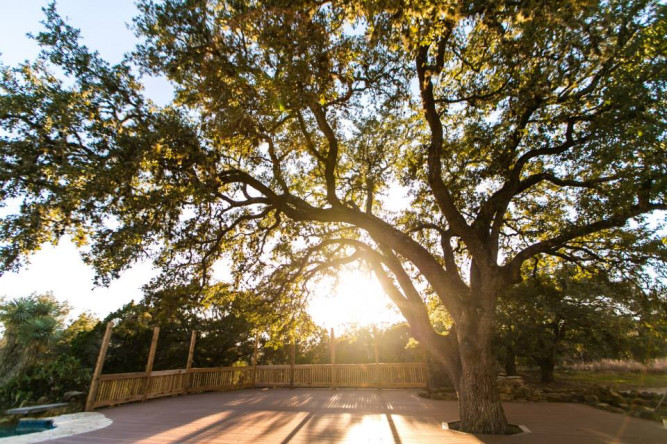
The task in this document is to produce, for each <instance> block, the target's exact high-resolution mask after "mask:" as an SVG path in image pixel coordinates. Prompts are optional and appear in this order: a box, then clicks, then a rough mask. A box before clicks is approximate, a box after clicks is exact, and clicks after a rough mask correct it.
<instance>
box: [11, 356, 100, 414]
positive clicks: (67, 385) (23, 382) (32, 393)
mask: <svg viewBox="0 0 667 444" xmlns="http://www.w3.org/2000/svg"><path fill="white" fill-rule="evenodd" d="M90 378H91V370H90V369H89V368H83V367H82V366H81V364H80V362H79V360H78V359H76V358H73V357H71V356H61V357H59V358H58V359H56V360H54V361H48V362H43V363H38V364H35V365H33V366H31V367H30V368H29V369H28V370H27V371H26V372H23V373H21V374H20V375H18V376H15V377H13V378H11V379H10V380H8V381H7V382H6V383H5V384H4V385H3V386H1V387H0V407H2V409H3V410H5V409H10V408H14V407H20V406H22V405H25V404H34V403H36V402H37V401H38V400H39V399H40V398H47V399H48V400H49V401H50V402H55V401H62V400H63V395H64V394H65V393H66V392H69V391H81V392H86V391H87V390H88V386H89V384H90Z"/></svg>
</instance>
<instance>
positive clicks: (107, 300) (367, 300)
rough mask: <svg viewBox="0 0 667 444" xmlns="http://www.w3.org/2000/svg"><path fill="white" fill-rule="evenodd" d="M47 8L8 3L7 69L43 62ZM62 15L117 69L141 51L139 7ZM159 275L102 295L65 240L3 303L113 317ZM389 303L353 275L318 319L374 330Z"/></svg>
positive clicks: (165, 91)
mask: <svg viewBox="0 0 667 444" xmlns="http://www.w3.org/2000/svg"><path fill="white" fill-rule="evenodd" d="M47 4H48V1H45V0H39V1H38V0H27V1H15V0H0V11H2V14H0V53H1V55H0V62H1V63H2V64H4V65H7V66H12V65H16V64H17V63H20V62H22V61H24V60H32V59H34V58H35V56H36V55H37V53H38V47H37V45H36V44H35V42H34V41H32V40H31V39H29V38H28V37H27V36H26V34H27V33H29V32H30V33H35V34H36V33H38V32H39V31H40V30H41V29H42V25H41V24H40V23H39V22H40V21H41V20H43V17H44V16H43V13H42V11H41V8H42V7H43V6H46V5H47ZM57 8H58V11H59V12H60V14H61V15H62V16H64V17H66V18H67V20H68V23H70V24H72V25H73V26H74V27H76V28H78V29H80V30H81V33H82V37H83V41H84V43H85V44H86V45H87V46H88V47H89V48H91V49H94V50H97V51H99V53H100V54H101V55H102V57H103V58H104V59H106V60H107V61H109V62H111V63H116V62H119V61H120V60H121V59H122V57H123V54H124V53H125V52H127V51H129V50H131V49H132V48H133V46H134V44H135V43H136V38H135V37H134V35H133V34H132V32H131V31H130V30H129V29H128V27H127V24H129V23H130V22H131V19H132V17H133V16H134V15H136V7H135V6H134V3H133V0H114V1H92V0H59V1H58V2H57ZM144 85H145V87H146V93H147V95H148V96H149V97H150V98H151V99H152V100H153V101H155V102H157V103H158V104H165V103H168V102H169V100H170V98H171V90H170V88H169V86H168V84H167V83H166V81H164V80H162V79H144ZM0 211H1V210H0ZM154 275H155V272H154V271H153V270H152V269H151V266H150V264H147V263H144V264H139V265H137V266H135V267H133V268H132V269H131V270H128V271H127V272H126V273H124V274H123V275H122V276H121V278H120V279H119V280H117V281H115V282H113V283H112V284H111V285H110V286H109V287H108V288H94V286H93V271H92V269H91V268H89V267H87V266H86V265H85V264H84V263H83V262H82V261H81V259H80V257H79V253H78V252H77V250H76V248H75V246H74V245H73V244H72V243H71V242H69V241H68V240H67V239H63V240H62V241H61V242H60V244H59V245H58V246H52V245H45V246H44V247H43V248H42V249H41V250H40V251H38V252H37V253H35V254H34V255H33V256H32V257H31V259H30V265H29V266H28V267H26V268H24V269H23V270H21V271H20V272H19V273H8V274H6V275H5V276H3V277H1V278H0V297H2V296H6V297H8V298H13V297H17V296H25V295H28V294H30V293H33V292H38V293H41V292H46V291H52V292H53V293H54V295H55V296H56V297H57V298H58V299H60V300H67V301H68V302H69V303H70V304H71V305H72V306H73V307H74V310H73V313H74V314H78V313H80V312H82V311H90V312H93V313H95V314H97V315H98V316H105V315H106V314H107V313H109V312H111V311H113V310H116V309H118V308H120V307H121V306H122V305H124V304H125V303H127V302H129V301H131V300H132V299H135V300H139V299H141V296H142V293H141V287H142V285H144V284H146V283H148V281H149V280H150V279H151V277H152V276H154ZM387 303H388V299H387V298H386V296H384V295H383V293H382V291H381V289H380V288H379V284H377V282H375V281H374V280H369V279H368V276H367V275H364V274H362V273H361V272H353V273H349V274H347V275H345V276H343V277H341V279H340V280H339V284H338V285H337V286H336V289H335V291H334V293H333V296H325V295H322V296H320V297H317V298H315V299H314V300H313V303H312V306H311V309H310V312H311V314H312V316H313V319H314V321H315V322H316V323H318V324H320V325H323V326H325V327H334V328H342V327H343V324H346V323H352V324H358V325H370V324H386V323H393V322H397V321H399V320H400V317H399V315H398V314H397V312H396V311H395V309H393V310H392V309H389V308H388V305H387Z"/></svg>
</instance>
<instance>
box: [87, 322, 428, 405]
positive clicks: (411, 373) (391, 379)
mask: <svg viewBox="0 0 667 444" xmlns="http://www.w3.org/2000/svg"><path fill="white" fill-rule="evenodd" d="M111 328H112V324H111V323H109V325H108V326H107V331H106V332H105V335H104V339H103V343H102V349H101V350H100V356H99V357H98V364H97V366H96V368H95V372H94V374H93V381H92V384H91V387H90V392H89V393H88V401H87V403H86V410H88V411H91V410H93V409H95V408H98V407H104V406H109V405H116V404H123V403H127V402H134V401H144V400H147V399H152V398H159V397H163V396H173V395H180V394H185V393H198V392H207V391H226V390H238V389H243V388H251V387H292V388H298V387H331V388H336V387H350V388H353V387H354V388H356V387H359V388H362V387H369V388H427V389H428V384H429V381H428V369H427V366H426V363H424V362H418V363H391V364H387V363H380V362H376V363H374V364H336V363H335V352H333V351H332V362H334V363H333V364H305V365H295V364H294V353H292V362H291V363H290V364H289V365H252V366H250V367H218V368H192V367H191V365H192V353H193V349H194V343H195V340H194V338H195V334H194V332H193V335H192V339H191V341H190V352H189V353H188V361H187V365H186V368H185V369H179V370H163V371H153V370H152V369H153V358H154V356H155V347H156V346H157V337H158V334H159V329H158V328H156V330H155V334H154V335H153V341H152V342H151V350H150V352H149V360H148V364H147V365H146V371H145V372H138V373H118V374H108V375H102V374H101V372H102V365H103V363H104V359H105V356H106V350H107V348H108V343H109V339H110V334H111ZM332 338H333V332H332ZM332 342H333V341H332ZM376 361H377V353H376ZM255 363H256V356H254V357H253V364H255Z"/></svg>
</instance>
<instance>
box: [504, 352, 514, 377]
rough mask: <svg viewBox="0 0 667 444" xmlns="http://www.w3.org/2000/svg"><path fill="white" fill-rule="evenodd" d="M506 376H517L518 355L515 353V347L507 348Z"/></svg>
mask: <svg viewBox="0 0 667 444" xmlns="http://www.w3.org/2000/svg"><path fill="white" fill-rule="evenodd" d="M505 374H506V375H507V376H514V375H516V353H514V347H507V348H506V349H505Z"/></svg>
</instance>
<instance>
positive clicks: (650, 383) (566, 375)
mask: <svg viewBox="0 0 667 444" xmlns="http://www.w3.org/2000/svg"><path fill="white" fill-rule="evenodd" d="M555 377H556V381H557V382H562V383H569V384H572V385H608V386H610V387H614V388H617V389H619V390H629V389H638V388H651V389H656V388H663V389H667V373H643V372H609V371H607V372H601V371H577V370H564V371H560V372H556V374H555Z"/></svg>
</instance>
